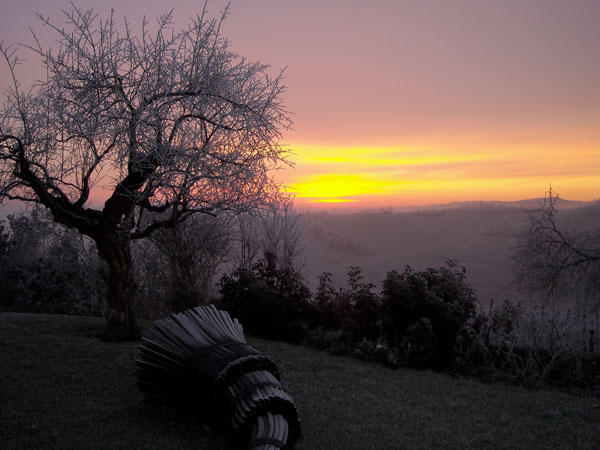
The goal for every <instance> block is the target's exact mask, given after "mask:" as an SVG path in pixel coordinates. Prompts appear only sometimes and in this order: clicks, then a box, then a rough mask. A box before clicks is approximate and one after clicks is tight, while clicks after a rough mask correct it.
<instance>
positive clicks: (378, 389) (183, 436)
mask: <svg viewBox="0 0 600 450" xmlns="http://www.w3.org/2000/svg"><path fill="white" fill-rule="evenodd" d="M102 327H103V321H102V319H98V318H89V317H72V316H53V315H41V314H17V313H0V439H2V440H1V441H0V447H1V448H6V449H200V450H208V449H222V450H225V449H229V448H230V447H229V440H228V439H227V437H226V436H224V435H222V434H219V433H218V432H216V431H213V430H210V429H208V428H207V427H205V426H203V425H202V424H199V423H196V422H195V421H194V420H193V418H190V417H189V416H185V415H182V414H178V413H177V412H176V411H172V410H168V409H158V408H154V407H152V406H150V405H147V404H145V403H144V402H143V398H142V396H141V395H140V394H139V393H138V391H137V388H136V386H135V374H134V360H135V355H136V347H137V344H135V343H125V344H114V343H104V342H101V341H99V339H98V337H97V336H98V335H99V333H100V332H101V331H102ZM250 341H251V344H252V345H254V346H255V347H256V348H258V349H259V350H261V351H263V352H264V353H266V354H268V355H269V356H271V357H272V358H273V359H274V360H275V361H276V363H277V365H278V367H279V369H280V371H281V372H282V376H283V383H284V386H285V387H286V388H287V389H288V391H289V392H290V393H291V394H292V396H293V398H294V400H295V401H296V404H297V406H298V410H299V414H300V418H301V420H302V425H303V437H302V439H301V440H300V441H299V442H298V444H297V445H296V447H295V448H296V449H298V450H309V449H310V450H336V449H340V450H342V449H344V450H351V449H356V450H358V449H435V448H437V449H519V448H522V449H594V450H597V449H598V448H600V399H598V398H580V397H575V396H570V395H567V394H562V393H556V392H548V391H530V390H526V389H523V388H517V387H509V386H505V385H500V384H496V385H487V384H482V383H479V382H474V381H468V380H463V379H457V378H452V377H450V376H447V375H442V374H436V373H431V372H417V371H411V370H390V369H386V368H384V367H382V366H379V365H374V364H368V363H364V362H360V361H357V360H354V359H351V358H346V357H337V356H332V355H329V354H327V353H323V352H319V351H316V350H313V349H309V348H305V347H298V346H293V345H289V344H283V343H280V342H269V341H263V340H258V339H251V340H250Z"/></svg>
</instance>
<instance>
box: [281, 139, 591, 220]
mask: <svg viewBox="0 0 600 450" xmlns="http://www.w3.org/2000/svg"><path fill="white" fill-rule="evenodd" d="M481 148H482V146H481V145H479V144H476V143H473V142H471V143H470V144H469V145H466V144H465V145H463V146H459V145H458V144H455V145H450V144H449V145H448V146H447V147H442V146H439V145H437V146H433V145H432V146H413V147H408V146H406V147H381V146H379V147H378V146H375V147H372V148H371V147H366V146H365V147H359V146H356V147H341V146H327V145H321V146H319V145H301V146H296V147H293V151H294V156H293V157H292V159H293V161H294V162H295V164H296V166H295V169H293V170H286V171H282V173H281V175H283V176H281V178H280V179H281V180H282V181H283V184H284V185H286V186H287V187H288V188H290V189H289V191H288V192H290V193H292V194H293V195H294V196H295V197H296V199H297V203H298V204H299V205H310V204H313V205H317V204H339V207H342V208H343V207H344V205H345V204H346V205H348V206H351V205H355V207H356V206H359V207H365V208H369V207H379V206H403V205H417V204H418V205H426V204H435V203H444V202H450V201H473V200H483V201H485V200H490V201H492V200H498V201H501V200H505V201H510V200H521V199H525V198H534V197H543V195H544V193H545V191H546V190H547V189H548V185H549V184H550V183H552V186H553V187H556V188H557V189H558V192H559V193H561V195H562V196H563V198H568V199H572V200H588V201H589V200H594V199H597V198H598V197H599V196H598V192H599V191H600V177H599V174H600V157H599V155H600V152H598V150H597V149H594V148H591V147H587V146H586V147H582V148H573V147H571V148H569V149H568V151H565V149H564V146H561V147H559V146H558V145H557V146H556V147H551V146H535V145H531V146H525V145H523V144H521V145H514V146H511V147H506V146H496V147H493V146H492V147H490V146H486V147H485V150H481Z"/></svg>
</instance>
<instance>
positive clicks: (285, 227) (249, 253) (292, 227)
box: [236, 198, 306, 272]
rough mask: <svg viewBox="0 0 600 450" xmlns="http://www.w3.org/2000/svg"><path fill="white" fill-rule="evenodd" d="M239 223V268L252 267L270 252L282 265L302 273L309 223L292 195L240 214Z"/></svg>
mask: <svg viewBox="0 0 600 450" xmlns="http://www.w3.org/2000/svg"><path fill="white" fill-rule="evenodd" d="M237 225H238V230H237V231H238V235H237V247H238V248H237V253H238V260H237V261H236V262H237V267H243V268H246V269H250V268H251V267H252V266H253V265H254V263H256V262H257V260H258V259H260V258H261V257H264V256H265V255H266V254H267V253H268V254H270V255H272V256H274V257H275V260H276V261H277V263H278V264H279V265H280V266H281V267H285V268H290V269H291V268H293V269H294V270H295V271H297V272H302V269H303V267H304V262H305V261H304V254H303V251H304V248H303V245H302V244H303V239H304V231H305V228H306V224H305V222H303V221H302V214H301V213H299V212H297V211H295V210H294V208H293V202H292V199H291V198H287V199H278V201H275V202H271V203H269V204H267V205H265V208H264V209H263V210H261V211H260V212H259V213H258V214H245V215H240V216H238V220H237Z"/></svg>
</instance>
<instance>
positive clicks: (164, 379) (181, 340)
mask: <svg viewBox="0 0 600 450" xmlns="http://www.w3.org/2000/svg"><path fill="white" fill-rule="evenodd" d="M139 350H140V353H139V359H137V360H136V374H137V380H138V386H139V388H140V390H141V391H142V392H143V393H144V394H145V395H146V397H147V398H149V399H153V400H159V401H163V402H169V403H177V404H180V405H187V406H191V407H194V408H199V409H200V411H199V412H201V413H203V414H204V416H205V418H206V419H211V420H213V421H214V420H215V419H217V420H219V418H220V420H229V423H230V425H231V427H232V428H233V430H234V431H235V432H236V434H237V436H238V438H239V439H240V440H241V441H242V442H244V441H245V442H248V448H249V449H252V450H277V449H283V448H289V446H290V445H291V444H293V442H294V441H296V440H297V439H298V438H299V437H300V421H299V420H298V413H297V410H296V406H295V404H294V402H293V400H292V399H291V397H290V396H289V395H288V394H287V392H286V391H285V390H284V389H283V387H282V386H281V383H280V376H279V372H278V370H277V367H276V366H275V363H274V362H273V361H272V360H271V359H270V358H269V357H267V356H266V355H264V354H262V353H260V352H259V351H258V350H256V349H254V348H253V347H251V346H250V345H248V344H247V343H246V338H245V337H244V332H243V329H242V326H241V325H240V323H239V322H238V321H237V319H233V320H232V319H231V317H230V316H229V314H227V313H226V312H224V311H220V310H217V309H216V308H215V307H214V306H213V305H210V306H203V307H197V308H193V309H190V310H187V311H184V312H183V313H179V314H173V315H171V316H170V317H169V318H167V319H163V320H160V321H158V322H155V323H154V325H153V326H152V327H151V328H150V330H149V331H148V333H147V334H146V336H144V338H143V342H142V344H140V346H139ZM227 418H228V419H227Z"/></svg>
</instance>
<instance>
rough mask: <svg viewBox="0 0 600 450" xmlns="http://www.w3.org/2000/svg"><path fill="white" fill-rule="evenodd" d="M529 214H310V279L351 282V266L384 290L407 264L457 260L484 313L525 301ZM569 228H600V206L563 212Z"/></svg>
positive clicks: (511, 211)
mask: <svg viewBox="0 0 600 450" xmlns="http://www.w3.org/2000/svg"><path fill="white" fill-rule="evenodd" d="M528 215H529V212H527V210H522V209H519V208H504V207H499V208H482V209H479V208H475V207H471V208H464V209H443V210H441V209H440V210H425V211H421V212H411V213H394V214H383V213H381V212H366V213H352V214H327V213H309V214H306V215H305V216H304V220H305V223H306V240H305V250H306V264H305V265H304V274H305V276H306V278H307V280H308V283H309V284H310V286H311V288H312V289H314V288H315V287H316V285H317V276H318V275H319V274H321V273H322V272H323V271H327V272H331V273H332V274H333V278H334V280H335V282H336V283H337V285H338V286H341V285H343V284H345V282H346V271H347V268H348V266H360V267H361V268H362V269H363V275H364V276H365V279H366V281H369V282H371V283H373V284H375V285H376V286H377V288H378V289H380V288H381V282H382V280H383V279H384V278H385V276H386V274H387V272H388V271H390V270H393V269H394V270H397V271H402V270H404V268H405V266H406V265H410V266H412V267H413V268H415V269H417V270H421V269H424V268H426V267H440V266H441V265H443V264H445V262H446V261H447V260H448V259H458V260H459V262H460V263H461V264H462V265H464V266H466V267H467V269H468V270H469V276H468V280H469V282H470V283H471V284H472V286H473V287H474V288H475V290H476V291H477V294H478V295H479V299H480V300H481V302H482V305H483V306H484V307H487V306H488V305H489V301H490V299H491V298H493V299H494V300H496V302H500V301H501V300H503V299H505V298H510V299H512V300H514V301H518V300H522V299H524V295H523V294H522V293H520V292H519V291H518V289H517V286H516V285H515V284H514V280H513V274H512V273H511V270H512V267H511V265H512V261H511V259H510V256H511V254H512V253H513V248H514V247H515V245H516V244H517V236H518V235H519V233H520V232H521V231H522V230H523V228H524V227H525V225H526V219H527V217H528ZM559 219H560V222H561V223H562V224H564V225H565V226H568V228H569V229H570V230H576V229H579V230H583V229H590V228H598V227H600V205H592V206H586V207H581V208H577V209H570V210H565V211H560V213H559Z"/></svg>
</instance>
